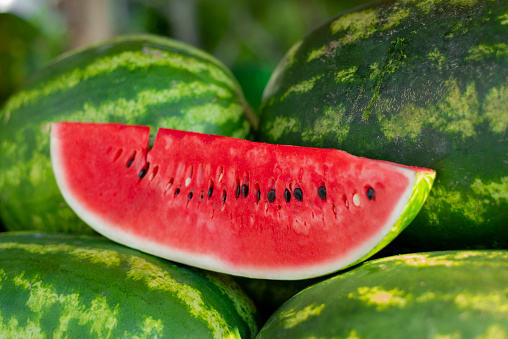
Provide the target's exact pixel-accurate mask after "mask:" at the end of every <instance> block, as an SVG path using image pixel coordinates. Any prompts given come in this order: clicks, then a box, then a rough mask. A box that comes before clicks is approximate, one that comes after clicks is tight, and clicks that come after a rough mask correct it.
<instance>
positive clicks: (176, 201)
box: [51, 122, 435, 280]
mask: <svg viewBox="0 0 508 339" xmlns="http://www.w3.org/2000/svg"><path fill="white" fill-rule="evenodd" d="M149 133H150V131H149V127H145V126H132V125H121V124H94V123H65V122H62V123H55V124H53V125H52V131H51V158H52V165H53V171H54V173H55V177H56V180H57V183H58V186H59V188H60V190H61V192H62V195H63V196H64V198H65V200H66V201H67V203H68V204H69V205H70V207H71V208H72V209H73V210H74V211H75V212H76V214H77V215H78V216H80V217H81V218H82V219H83V220H84V221H85V222H86V223H88V224H89V225H90V226H91V227H93V228H94V229H95V230H96V231H97V232H99V233H101V234H103V235H104V236H106V237H108V238H110V239H112V240H114V241H117V242H119V243H121V244H124V245H127V246H130V247H133V248H136V249H139V250H141V251H144V252H147V253H151V254H153V255H156V256H159V257H163V258H166V259H170V260H173V261H177V262H181V263H185V264H188V265H192V266H197V267H201V268H205V269H209V270H213V271H219V272H224V273H229V274H234V275H241V276H248V277H255V278H265V279H285V280H289V279H305V278H310V277H315V276H320V275H324V274H327V273H330V272H334V271H337V270H339V269H342V268H345V267H348V266H351V265H353V264H354V263H357V262H360V261H363V260H365V259H367V258H368V257H369V256H371V255H372V254H374V253H376V252H377V251H379V250H380V249H381V248H382V247H384V246H385V245H386V244H387V243H389V242H390V241H391V240H392V239H393V238H394V237H396V236H397V235H398V234H399V233H400V232H401V231H402V230H403V229H404V228H405V227H406V226H407V225H408V224H409V223H410V222H411V220H412V219H413V218H414V217H415V216H416V214H417V213H418V211H419V210H420V208H421V206H422V204H423V203H424V201H425V199H426V197H427V195H428V193H429V190H430V188H431V186H432V183H433V180H434V177H435V172H434V171H432V170H429V169H425V168H418V167H408V166H402V165H398V164H394V163H390V162H386V161H378V160H371V159H367V158H361V157H356V156H353V155H350V154H348V153H346V152H343V151H339V150H335V149H318V148H308V147H296V146H285V145H272V144H265V143H256V142H250V141H246V140H240V139H235V138H228V137H219V136H214V135H207V134H199V133H192V132H183V131H177V130H170V129H159V131H158V133H157V136H156V139H155V143H154V145H153V147H152V148H151V149H150V148H149V139H150V137H149Z"/></svg>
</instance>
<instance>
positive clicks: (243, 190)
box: [242, 184, 249, 197]
mask: <svg viewBox="0 0 508 339" xmlns="http://www.w3.org/2000/svg"><path fill="white" fill-rule="evenodd" d="M247 194H249V186H247V184H243V185H242V195H243V196H244V197H246V196H247Z"/></svg>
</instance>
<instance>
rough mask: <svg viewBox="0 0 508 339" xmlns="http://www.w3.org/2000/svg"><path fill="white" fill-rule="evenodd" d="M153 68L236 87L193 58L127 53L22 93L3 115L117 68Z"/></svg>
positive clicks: (212, 67)
mask: <svg viewBox="0 0 508 339" xmlns="http://www.w3.org/2000/svg"><path fill="white" fill-rule="evenodd" d="M154 66H156V67H170V68H174V69H178V70H184V71H188V72H191V73H193V74H196V75H199V76H200V77H201V76H202V74H203V72H208V73H209V74H210V76H209V79H210V82H211V81H220V82H222V83H223V84H224V85H225V86H228V87H229V89H230V91H231V92H233V93H235V91H236V85H235V83H234V82H233V80H232V79H231V77H230V75H229V74H227V73H226V72H225V71H224V70H223V69H221V68H219V67H217V66H216V65H215V64H210V63H204V62H202V61H201V60H198V59H196V58H194V57H189V56H185V55H182V54H179V53H172V52H167V51H160V50H153V49H150V50H147V49H145V50H143V51H127V52H123V53H120V54H117V55H113V56H108V57H104V58H102V59H97V60H96V61H94V62H93V63H91V64H89V65H88V66H86V67H85V68H78V69H75V70H73V71H70V72H68V73H65V74H63V75H61V76H59V77H58V78H55V79H52V80H50V81H48V82H45V83H42V84H40V85H39V86H37V87H35V88H33V89H30V90H25V91H21V92H19V93H18V94H17V95H15V96H13V97H12V99H11V100H9V101H8V102H7V104H6V106H5V111H6V112H7V114H8V115H9V114H10V113H11V112H12V111H15V110H16V109H19V108H20V107H23V106H26V105H29V104H33V103H35V102H37V101H38V100H41V99H42V98H43V97H47V96H49V95H52V94H55V93H58V92H62V91H67V90H69V89H72V88H74V87H75V86H77V85H78V84H79V83H80V82H82V81H86V80H88V79H90V78H93V77H96V76H99V75H101V74H106V73H111V72H113V71H114V70H116V69H118V68H125V69H128V70H130V71H134V70H137V69H143V68H148V67H154ZM210 82H207V86H212V85H211V84H210Z"/></svg>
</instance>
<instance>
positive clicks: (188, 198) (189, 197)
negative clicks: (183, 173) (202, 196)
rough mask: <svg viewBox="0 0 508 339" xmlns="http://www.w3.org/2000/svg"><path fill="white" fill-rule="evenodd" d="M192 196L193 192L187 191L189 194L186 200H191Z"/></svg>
mask: <svg viewBox="0 0 508 339" xmlns="http://www.w3.org/2000/svg"><path fill="white" fill-rule="evenodd" d="M192 196H193V194H192V192H190V193H189V196H188V197H187V200H191V199H192Z"/></svg>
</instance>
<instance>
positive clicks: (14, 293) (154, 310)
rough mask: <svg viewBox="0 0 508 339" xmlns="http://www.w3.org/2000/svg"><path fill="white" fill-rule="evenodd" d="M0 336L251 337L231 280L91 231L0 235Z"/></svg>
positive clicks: (251, 319)
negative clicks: (144, 251)
mask: <svg viewBox="0 0 508 339" xmlns="http://www.w3.org/2000/svg"><path fill="white" fill-rule="evenodd" d="M0 249H1V251H0V264H1V265H0V267H1V269H0V277H1V282H0V286H1V289H2V293H1V295H0V310H1V318H0V337H9V338H13V337H20V338H21V337H25V338H26V337H29V336H31V337H33V338H36V337H48V338H49V337H70V338H72V337H74V338H80V337H81V338H85V337H88V338H90V337H95V338H106V337H109V338H120V337H122V338H123V337H127V338H134V337H137V338H155V337H159V338H252V337H254V336H255V335H256V332H257V325H256V317H257V315H256V311H255V308H254V306H253V304H252V302H251V301H250V300H249V299H248V298H247V297H246V296H245V295H244V294H243V292H242V291H241V290H240V289H239V288H238V285H236V284H235V283H234V282H233V281H232V280H230V279H229V278H228V277H226V276H221V275H214V274H212V273H209V272H206V271H199V270H195V269H192V268H189V267H186V266H181V265H176V264H173V263H171V262H169V261H164V260H160V259H157V258H155V257H151V256H148V255H145V254H142V253H140V252H138V251H135V250H132V249H129V248H126V247H124V246H121V245H118V244H115V243H113V242H111V241H109V240H106V239H104V238H102V237H99V236H74V235H62V234H57V233H35V232H6V233H2V234H1V235H0Z"/></svg>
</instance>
